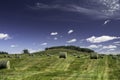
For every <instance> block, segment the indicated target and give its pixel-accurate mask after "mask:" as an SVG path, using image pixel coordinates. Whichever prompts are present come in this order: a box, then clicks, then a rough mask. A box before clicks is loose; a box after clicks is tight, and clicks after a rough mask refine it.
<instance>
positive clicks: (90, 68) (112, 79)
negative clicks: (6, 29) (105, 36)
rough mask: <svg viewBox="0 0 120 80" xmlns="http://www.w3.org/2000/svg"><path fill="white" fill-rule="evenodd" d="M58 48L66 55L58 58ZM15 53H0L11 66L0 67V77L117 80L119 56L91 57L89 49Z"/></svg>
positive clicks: (16, 79) (11, 79) (7, 79)
mask: <svg viewBox="0 0 120 80" xmlns="http://www.w3.org/2000/svg"><path fill="white" fill-rule="evenodd" d="M60 51H62V52H67V58H65V59H64V58H59V52H60ZM16 55H17V56H19V57H15V56H16ZM16 55H15V54H11V55H10V54H9V57H6V56H8V55H0V60H9V61H10V69H0V80H120V75H119V74H120V56H113V55H103V58H98V59H90V55H89V53H84V52H78V51H75V50H67V49H54V50H47V51H42V52H37V53H34V54H33V55H29V54H16ZM78 56H79V57H78Z"/></svg>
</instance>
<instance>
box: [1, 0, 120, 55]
mask: <svg viewBox="0 0 120 80" xmlns="http://www.w3.org/2000/svg"><path fill="white" fill-rule="evenodd" d="M0 10H1V13H0V45H1V46H0V51H7V52H9V53H20V52H21V51H22V50H23V49H29V50H30V51H31V52H34V51H40V50H43V49H44V48H46V47H50V46H60V45H76V46H80V47H86V48H90V49H93V50H95V51H96V52H99V53H119V52H120V50H119V48H120V34H119V30H120V27H119V25H120V14H119V13H120V1H119V0H97V1H96V0H76V1H74V0H34V1H33V0H19V1H18V0H1V1H0Z"/></svg>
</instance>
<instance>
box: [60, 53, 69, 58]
mask: <svg viewBox="0 0 120 80" xmlns="http://www.w3.org/2000/svg"><path fill="white" fill-rule="evenodd" d="M59 58H64V59H65V58H67V52H60V55H59Z"/></svg>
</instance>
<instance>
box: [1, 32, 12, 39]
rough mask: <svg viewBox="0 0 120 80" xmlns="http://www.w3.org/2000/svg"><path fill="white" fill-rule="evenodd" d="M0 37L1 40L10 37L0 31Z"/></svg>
mask: <svg viewBox="0 0 120 80" xmlns="http://www.w3.org/2000/svg"><path fill="white" fill-rule="evenodd" d="M0 39H1V40H2V39H3V40H8V39H10V36H9V35H8V34H4V33H0Z"/></svg>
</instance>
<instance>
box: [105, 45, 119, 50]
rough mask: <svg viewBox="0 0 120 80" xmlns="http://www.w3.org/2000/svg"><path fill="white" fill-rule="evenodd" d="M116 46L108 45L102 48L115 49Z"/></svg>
mask: <svg viewBox="0 0 120 80" xmlns="http://www.w3.org/2000/svg"><path fill="white" fill-rule="evenodd" d="M116 48H117V46H115V45H108V46H103V49H116Z"/></svg>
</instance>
